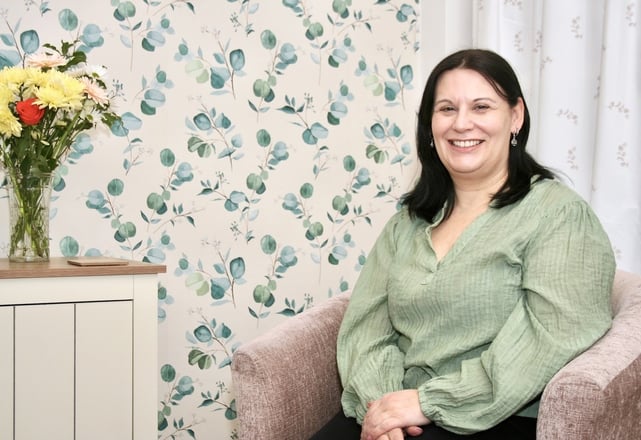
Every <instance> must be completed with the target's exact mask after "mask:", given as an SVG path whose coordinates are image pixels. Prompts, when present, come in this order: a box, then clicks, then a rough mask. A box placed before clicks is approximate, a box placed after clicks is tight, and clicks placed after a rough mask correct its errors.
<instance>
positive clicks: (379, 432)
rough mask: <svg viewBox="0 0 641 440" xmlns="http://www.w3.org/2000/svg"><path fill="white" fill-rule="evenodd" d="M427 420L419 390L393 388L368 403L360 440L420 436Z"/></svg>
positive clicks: (385, 439) (397, 439) (399, 439)
mask: <svg viewBox="0 0 641 440" xmlns="http://www.w3.org/2000/svg"><path fill="white" fill-rule="evenodd" d="M428 423H430V420H429V419H428V418H427V417H425V415H424V414H423V412H422V411H421V405H420V403H419V400H418V391H417V390H403V391H394V392H392V393H388V394H385V395H384V396H383V397H381V398H380V399H378V400H375V401H373V402H370V403H368V404H367V413H366V414H365V418H364V419H363V425H362V430H361V440H403V438H404V437H405V435H404V434H407V435H409V436H417V435H421V433H422V432H423V430H422V429H421V428H420V427H421V426H424V425H427V424H428Z"/></svg>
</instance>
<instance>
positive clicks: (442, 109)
mask: <svg viewBox="0 0 641 440" xmlns="http://www.w3.org/2000/svg"><path fill="white" fill-rule="evenodd" d="M439 111H441V112H443V113H448V112H453V111H454V107H452V106H449V105H446V106H443V107H441V108H439Z"/></svg>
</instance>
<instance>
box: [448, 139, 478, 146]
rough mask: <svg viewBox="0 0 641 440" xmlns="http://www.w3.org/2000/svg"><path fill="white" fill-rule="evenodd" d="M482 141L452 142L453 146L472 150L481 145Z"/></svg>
mask: <svg viewBox="0 0 641 440" xmlns="http://www.w3.org/2000/svg"><path fill="white" fill-rule="evenodd" d="M481 142H483V141H481V140H479V139H473V140H465V141H450V143H451V144H452V145H454V146H455V147H458V148H471V147H475V146H477V145H479V144H480V143H481Z"/></svg>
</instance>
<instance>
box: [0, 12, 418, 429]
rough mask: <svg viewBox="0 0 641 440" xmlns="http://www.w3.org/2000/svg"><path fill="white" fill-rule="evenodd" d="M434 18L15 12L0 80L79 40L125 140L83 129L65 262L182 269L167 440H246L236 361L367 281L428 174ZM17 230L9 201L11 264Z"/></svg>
mask: <svg viewBox="0 0 641 440" xmlns="http://www.w3.org/2000/svg"><path fill="white" fill-rule="evenodd" d="M418 10H419V4H418V0H333V1H315V0H280V1H275V0H253V1H251V0H226V1H224V0H193V1H186V0H124V1H120V0H97V1H92V2H89V1H83V2H78V1H72V0H50V1H45V0H8V1H5V2H3V4H2V6H0V16H1V18H2V23H1V24H0V67H4V66H8V65H15V64H18V63H20V62H21V59H22V58H23V57H24V56H25V55H27V54H31V53H36V52H38V51H39V50H40V49H41V48H42V45H43V44H45V43H50V44H54V45H59V44H60V42H61V41H74V40H76V39H77V40H79V44H80V47H81V48H82V50H83V51H85V52H86V53H87V54H88V60H89V63H90V64H91V63H93V64H100V65H104V66H105V67H106V68H107V71H108V76H107V83H108V85H109V87H110V89H111V90H112V92H113V93H114V94H115V98H114V103H115V106H116V110H117V112H118V113H120V114H121V115H122V117H123V127H121V128H120V129H119V130H117V131H115V132H113V133H110V132H109V131H108V130H106V129H97V130H94V131H91V132H88V133H86V134H83V135H81V136H80V137H79V138H78V139H77V141H76V142H75V143H74V145H73V147H72V152H71V154H70V155H69V156H68V159H67V161H66V162H65V164H64V165H63V166H61V167H60V168H58V170H57V173H56V179H55V189H54V195H53V202H52V208H53V209H52V220H51V238H52V241H51V253H52V255H53V256H77V255H108V256H116V257H123V258H129V259H133V260H139V261H150V262H154V263H161V264H164V265H166V266H167V273H166V274H162V275H161V276H160V277H159V286H158V323H159V365H158V387H159V388H158V389H159V394H158V414H159V417H158V438H160V439H187V438H193V439H234V438H237V434H236V428H235V419H236V410H235V402H234V392H233V384H232V383H231V382H230V372H229V365H230V362H231V356H232V354H233V352H234V350H235V349H236V348H237V347H238V346H239V345H240V344H242V343H243V342H244V341H248V340H250V339H252V338H253V337H255V336H257V335H258V334H260V333H262V332H264V331H265V330H267V329H269V328H271V327H273V326H274V325H277V324H278V323H280V322H282V321H283V320H285V319H288V318H289V317H291V316H294V315H296V314H298V313H301V312H302V311H304V310H305V309H307V308H309V307H313V306H314V305H315V304H319V303H320V302H322V301H324V300H326V299H327V298H328V297H331V296H333V295H339V294H341V293H342V292H344V291H347V290H349V289H350V287H351V285H352V284H353V282H354V281H355V279H356V277H357V276H358V272H359V269H360V267H361V266H362V264H363V263H364V261H365V259H366V255H367V252H368V250H369V248H370V246H371V245H372V244H373V241H374V239H375V237H376V236H377V234H378V231H379V230H380V228H382V226H383V224H384V222H385V221H386V220H387V218H388V217H389V216H390V215H391V214H392V213H393V212H394V211H395V210H396V209H397V208H398V201H399V198H400V197H401V195H402V194H403V193H404V192H405V191H406V190H407V188H408V187H409V185H410V184H411V182H412V180H413V179H414V177H415V167H416V160H415V157H414V152H413V144H414V142H413V136H414V124H415V112H416V107H417V103H418V99H419V97H420V93H421V91H422V85H423V84H422V83H421V81H422V80H421V78H420V75H419V74H418V66H417V64H418V54H419V47H418V41H419V34H418V25H417V23H418ZM0 203H2V204H3V205H4V204H5V203H6V193H5V191H4V190H2V189H0ZM0 206H2V205H0ZM7 225H8V218H7V214H6V207H3V208H2V209H0V251H2V253H3V254H4V253H6V251H7V241H8V226H7ZM292 368H296V366H295V365H292ZM300 374H305V371H300Z"/></svg>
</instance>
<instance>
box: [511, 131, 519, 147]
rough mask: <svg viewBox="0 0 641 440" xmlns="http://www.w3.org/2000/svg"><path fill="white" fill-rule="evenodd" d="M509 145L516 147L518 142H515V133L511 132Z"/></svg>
mask: <svg viewBox="0 0 641 440" xmlns="http://www.w3.org/2000/svg"><path fill="white" fill-rule="evenodd" d="M510 145H512V146H513V147H516V146H517V145H518V142H517V141H516V131H513V132H512V140H511V141H510Z"/></svg>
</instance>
